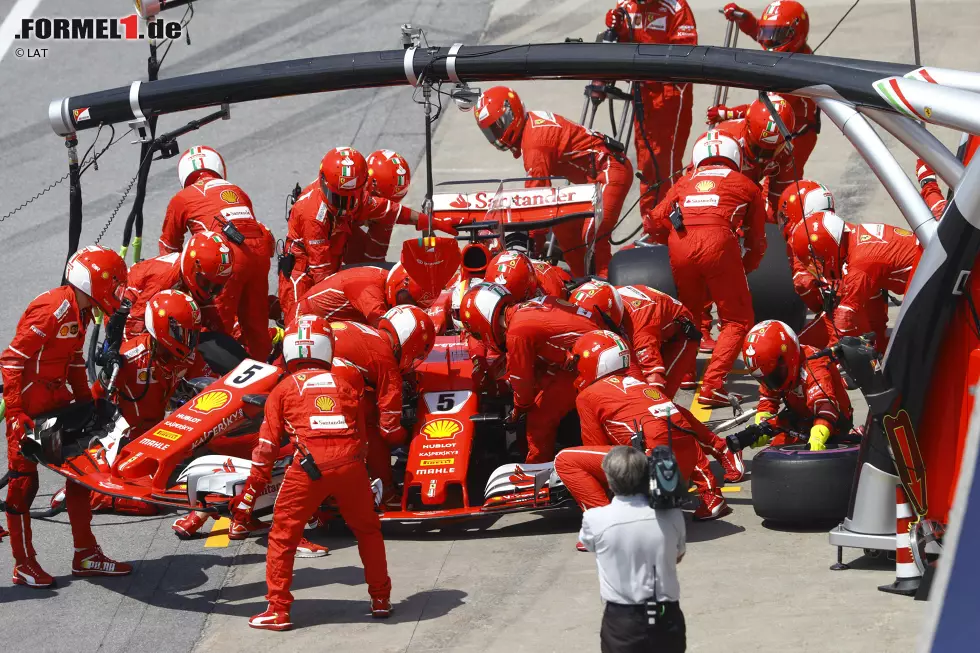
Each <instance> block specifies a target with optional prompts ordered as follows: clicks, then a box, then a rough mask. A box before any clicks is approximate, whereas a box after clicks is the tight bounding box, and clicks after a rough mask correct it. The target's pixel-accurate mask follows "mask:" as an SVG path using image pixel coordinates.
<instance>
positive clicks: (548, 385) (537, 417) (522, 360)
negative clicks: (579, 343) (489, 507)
mask: <svg viewBox="0 0 980 653" xmlns="http://www.w3.org/2000/svg"><path fill="white" fill-rule="evenodd" d="M515 301H516V300H515V298H514V296H513V295H511V294H510V292H509V291H508V290H507V289H506V288H504V287H503V286H500V285H497V284H493V283H481V284H477V285H475V286H473V287H472V288H470V290H469V291H467V293H466V295H465V296H464V297H463V303H462V306H461V307H460V318H461V319H462V321H463V324H465V325H466V328H467V330H468V331H469V332H470V333H471V334H472V335H473V336H474V337H475V338H478V339H479V340H482V341H483V342H484V344H486V345H487V346H488V347H492V348H494V349H496V350H497V351H499V352H501V353H505V354H506V356H507V359H506V360H507V376H508V378H509V379H510V385H511V388H512V389H513V391H514V409H513V411H512V413H511V415H510V416H509V418H508V419H509V420H510V421H511V422H516V421H518V420H520V419H524V418H525V416H526V419H527V449H528V450H527V462H528V463H546V462H549V461H551V460H552V459H554V457H555V440H556V438H557V436H558V424H559V422H561V419H562V418H563V417H564V416H565V415H567V414H568V413H570V412H572V410H574V409H575V391H574V388H573V387H572V381H573V380H574V378H575V374H574V372H571V371H569V370H568V369H566V365H567V358H568V357H567V353H568V351H569V350H570V348H571V346H572V345H573V344H575V341H576V340H577V339H578V338H579V337H580V336H582V335H584V334H586V333H588V332H589V331H593V330H595V329H597V328H600V326H601V325H600V324H599V321H598V320H599V318H598V316H596V315H593V314H592V313H591V312H589V311H586V310H584V309H581V308H578V307H577V306H574V305H573V304H569V303H568V302H566V301H564V300H562V299H557V298H555V297H538V298H536V299H533V300H531V301H529V302H524V303H523V304H518V305H516V306H515V305H514V304H515Z"/></svg>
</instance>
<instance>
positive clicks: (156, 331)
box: [146, 290, 201, 360]
mask: <svg viewBox="0 0 980 653" xmlns="http://www.w3.org/2000/svg"><path fill="white" fill-rule="evenodd" d="M146 330H147V331H149V332H150V335H151V336H153V339H154V340H156V341H157V343H158V344H159V345H160V346H161V347H163V348H164V349H165V350H166V351H168V352H169V353H170V354H171V355H173V356H174V357H175V358H177V359H180V360H184V359H185V358H187V357H188V356H190V355H191V352H193V351H194V348H195V347H197V338H198V336H199V335H200V333H201V311H200V310H198V308H197V304H196V303H195V302H194V300H193V299H192V298H191V296H190V295H188V294H187V293H182V292H180V291H179V290H161V291H160V292H158V293H157V294H155V295H153V297H152V298H150V301H148V302H147V303H146Z"/></svg>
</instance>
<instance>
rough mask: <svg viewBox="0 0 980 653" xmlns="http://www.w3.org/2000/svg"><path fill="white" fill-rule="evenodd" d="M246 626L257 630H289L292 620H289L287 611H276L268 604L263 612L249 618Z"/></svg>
mask: <svg viewBox="0 0 980 653" xmlns="http://www.w3.org/2000/svg"><path fill="white" fill-rule="evenodd" d="M248 626H249V628H258V629H259V630H289V629H290V628H292V627H293V622H292V621H290V620H289V613H288V612H276V611H275V610H273V609H272V606H271V605H270V606H269V607H268V608H267V609H266V611H265V612H263V613H262V614H257V615H255V616H254V617H252V618H251V619H249V620H248Z"/></svg>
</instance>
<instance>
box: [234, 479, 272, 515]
mask: <svg viewBox="0 0 980 653" xmlns="http://www.w3.org/2000/svg"><path fill="white" fill-rule="evenodd" d="M264 489H265V481H262V480H259V479H257V478H255V477H253V476H251V475H249V477H248V480H247V481H245V489H244V490H242V493H241V494H239V495H238V496H237V497H235V498H234V499H232V500H231V503H230V504H228V505H230V506H231V518H232V520H234V521H236V522H238V523H240V524H247V523H248V522H249V521H251V519H252V511H253V510H254V509H255V500H256V499H258V498H259V494H261V493H262V490H264Z"/></svg>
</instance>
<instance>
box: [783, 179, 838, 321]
mask: <svg viewBox="0 0 980 653" xmlns="http://www.w3.org/2000/svg"><path fill="white" fill-rule="evenodd" d="M834 210H835V204H834V196H833V194H832V193H831V192H830V190H829V189H828V188H827V187H826V186H824V185H823V184H820V183H817V182H815V181H810V180H809V179H800V180H799V181H798V182H794V183H792V184H790V185H789V186H787V187H786V190H784V191H783V194H782V195H781V196H780V197H779V203H778V204H777V205H776V223H777V224H778V225H779V226H780V228H781V229H782V230H783V238H784V239H785V240H786V256H787V258H789V263H790V268H791V269H792V271H793V288H794V290H796V294H797V295H799V296H800V298H801V299H802V300H803V303H804V304H806V306H807V308H809V309H810V310H811V311H813V312H814V313H819V312H821V311H822V310H823V295H822V294H821V292H820V285H821V284H820V283H819V282H818V281H817V279H816V277H814V276H813V274H811V273H810V271H809V270H807V269H806V266H804V265H803V264H802V263H800V259H798V258H796V255H795V254H794V253H793V248H792V246H791V245H790V236H791V235H792V234H793V229H794V228H795V227H796V225H797V224H799V223H800V221H801V220H803V218H805V217H809V216H810V215H812V214H814V213H816V212H817V211H834Z"/></svg>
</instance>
